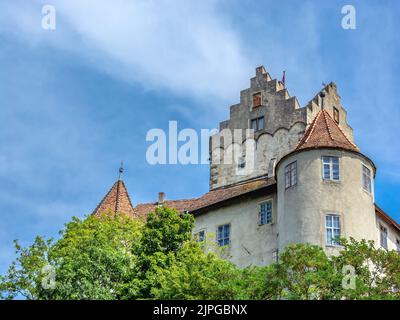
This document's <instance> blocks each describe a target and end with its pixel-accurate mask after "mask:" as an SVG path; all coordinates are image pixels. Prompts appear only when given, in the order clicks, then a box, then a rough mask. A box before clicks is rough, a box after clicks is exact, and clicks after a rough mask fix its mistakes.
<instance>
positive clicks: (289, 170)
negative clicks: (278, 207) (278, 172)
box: [285, 161, 297, 189]
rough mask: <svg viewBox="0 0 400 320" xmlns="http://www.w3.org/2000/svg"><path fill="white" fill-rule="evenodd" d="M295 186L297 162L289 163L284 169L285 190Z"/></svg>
mask: <svg viewBox="0 0 400 320" xmlns="http://www.w3.org/2000/svg"><path fill="white" fill-rule="evenodd" d="M296 184H297V161H294V162H292V163H289V164H288V165H287V166H286V167H285V188H286V189H288V188H290V187H292V186H294V185H296Z"/></svg>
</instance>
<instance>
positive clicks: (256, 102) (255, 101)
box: [253, 92, 262, 108]
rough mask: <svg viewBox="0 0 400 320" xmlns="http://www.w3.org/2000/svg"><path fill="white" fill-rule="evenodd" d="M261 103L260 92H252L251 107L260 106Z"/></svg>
mask: <svg viewBox="0 0 400 320" xmlns="http://www.w3.org/2000/svg"><path fill="white" fill-rule="evenodd" d="M261 105H262V94H261V92H257V93H254V94H253V108H256V107H260V106H261Z"/></svg>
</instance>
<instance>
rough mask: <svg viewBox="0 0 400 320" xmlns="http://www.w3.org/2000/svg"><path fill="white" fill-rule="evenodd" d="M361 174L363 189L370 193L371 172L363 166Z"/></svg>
mask: <svg viewBox="0 0 400 320" xmlns="http://www.w3.org/2000/svg"><path fill="white" fill-rule="evenodd" d="M362 174H363V189H364V190H365V191H367V192H369V193H371V170H369V169H368V168H367V167H366V166H364V165H363V166H362Z"/></svg>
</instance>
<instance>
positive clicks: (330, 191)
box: [276, 110, 376, 253]
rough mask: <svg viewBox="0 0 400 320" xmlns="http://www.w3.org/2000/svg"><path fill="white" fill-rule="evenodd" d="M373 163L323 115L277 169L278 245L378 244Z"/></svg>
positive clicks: (332, 248) (334, 246)
mask: <svg viewBox="0 0 400 320" xmlns="http://www.w3.org/2000/svg"><path fill="white" fill-rule="evenodd" d="M375 172H376V168H375V165H374V163H373V162H372V161H371V160H370V159H369V158H368V157H366V156H364V155H363V154H362V153H361V152H360V150H359V149H358V147H357V146H356V145H355V144H354V143H352V142H351V141H350V140H349V139H348V138H347V137H346V135H345V134H344V133H343V131H342V130H341V129H340V128H339V126H338V125H337V123H336V122H335V121H334V120H333V119H332V118H331V116H330V115H329V113H328V112H327V111H325V110H321V111H320V112H319V113H318V114H317V116H316V117H315V119H314V120H313V122H312V124H311V125H310V127H309V128H308V130H307V132H306V133H305V135H304V137H303V138H302V140H301V141H300V142H299V144H298V145H297V147H296V148H295V150H294V151H293V152H291V153H289V154H287V155H286V156H285V157H283V158H282V159H281V160H280V161H279V162H278V164H277V166H276V179H277V188H278V190H277V192H278V215H277V216H278V232H279V233H278V239H279V241H278V243H279V250H283V249H284V247H285V246H287V245H288V244H290V243H311V244H316V245H319V246H321V247H323V248H325V249H326V251H327V252H328V253H329V252H332V253H333V252H334V251H335V250H337V248H338V245H337V237H338V236H340V237H346V238H349V237H353V238H355V239H358V240H360V239H367V240H376V220H375V206H374V177H375Z"/></svg>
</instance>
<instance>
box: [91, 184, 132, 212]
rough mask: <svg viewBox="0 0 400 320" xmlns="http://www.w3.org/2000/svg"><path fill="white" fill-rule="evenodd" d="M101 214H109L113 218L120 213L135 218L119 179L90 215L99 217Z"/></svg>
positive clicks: (124, 188)
mask: <svg viewBox="0 0 400 320" xmlns="http://www.w3.org/2000/svg"><path fill="white" fill-rule="evenodd" d="M103 213H111V214H113V215H114V216H115V215H116V214H118V213H120V214H126V215H128V216H130V217H135V212H134V210H133V206H132V202H131V199H130V198H129V194H128V191H127V189H126V187H125V184H124V182H123V181H122V180H121V179H118V180H117V182H115V183H114V185H113V186H112V187H111V189H110V191H108V193H107V194H106V195H105V196H104V198H103V200H101V202H100V203H99V205H98V206H97V207H96V209H95V210H94V211H93V213H92V214H93V215H95V216H99V215H100V214H103Z"/></svg>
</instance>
